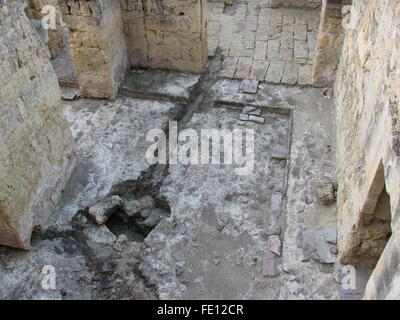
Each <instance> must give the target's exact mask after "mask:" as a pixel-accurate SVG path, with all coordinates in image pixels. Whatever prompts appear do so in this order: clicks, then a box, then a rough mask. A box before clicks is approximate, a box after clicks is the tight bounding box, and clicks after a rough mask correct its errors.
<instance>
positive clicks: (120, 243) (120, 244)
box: [114, 234, 128, 252]
mask: <svg viewBox="0 0 400 320" xmlns="http://www.w3.org/2000/svg"><path fill="white" fill-rule="evenodd" d="M127 242H128V237H127V236H126V235H124V234H120V235H119V236H118V238H117V240H115V242H114V249H115V250H116V251H118V252H122V250H123V248H124V246H125V244H126V243H127Z"/></svg>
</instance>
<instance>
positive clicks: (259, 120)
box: [249, 115, 265, 123]
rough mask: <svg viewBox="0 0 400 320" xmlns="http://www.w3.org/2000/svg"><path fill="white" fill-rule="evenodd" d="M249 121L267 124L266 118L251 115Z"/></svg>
mask: <svg viewBox="0 0 400 320" xmlns="http://www.w3.org/2000/svg"><path fill="white" fill-rule="evenodd" d="M249 121H253V122H256V123H265V118H263V117H257V116H253V115H249Z"/></svg>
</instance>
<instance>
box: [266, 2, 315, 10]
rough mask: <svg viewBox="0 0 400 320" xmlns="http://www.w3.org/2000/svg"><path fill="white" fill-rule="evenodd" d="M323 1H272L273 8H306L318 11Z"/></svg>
mask: <svg viewBox="0 0 400 320" xmlns="http://www.w3.org/2000/svg"><path fill="white" fill-rule="evenodd" d="M321 2H322V0H270V6H271V7H272V8H304V9H317V8H319V7H320V6H321Z"/></svg>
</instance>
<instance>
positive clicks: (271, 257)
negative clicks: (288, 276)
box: [262, 250, 279, 277]
mask: <svg viewBox="0 0 400 320" xmlns="http://www.w3.org/2000/svg"><path fill="white" fill-rule="evenodd" d="M277 259H278V257H277V256H276V255H275V254H274V253H273V252H271V251H269V250H266V252H265V255H264V258H263V270H262V274H263V276H264V277H276V276H278V275H279V270H278V261H277Z"/></svg>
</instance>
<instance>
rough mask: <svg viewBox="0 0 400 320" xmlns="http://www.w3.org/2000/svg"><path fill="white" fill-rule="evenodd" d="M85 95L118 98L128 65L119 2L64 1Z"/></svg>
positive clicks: (82, 92) (76, 66)
mask: <svg viewBox="0 0 400 320" xmlns="http://www.w3.org/2000/svg"><path fill="white" fill-rule="evenodd" d="M59 5H60V7H61V11H62V16H63V19H64V21H65V22H66V24H67V25H68V28H69V30H70V38H71V43H72V56H73V60H74V64H75V70H76V73H77V78H78V83H79V88H80V91H81V95H83V96H87V97H95V98H112V99H113V98H115V97H116V95H117V93H118V88H119V85H120V83H121V82H122V80H123V77H124V74H125V70H126V68H127V66H128V57H127V50H126V44H125V39H124V35H123V26H122V18H121V10H120V5H119V2H118V1H109V0H60V1H59Z"/></svg>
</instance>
